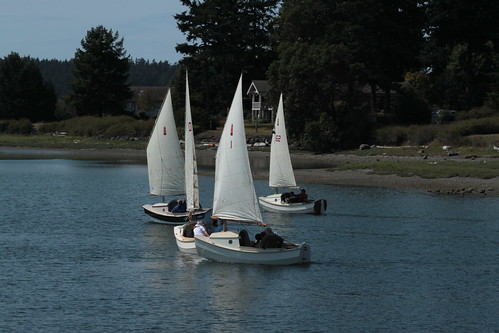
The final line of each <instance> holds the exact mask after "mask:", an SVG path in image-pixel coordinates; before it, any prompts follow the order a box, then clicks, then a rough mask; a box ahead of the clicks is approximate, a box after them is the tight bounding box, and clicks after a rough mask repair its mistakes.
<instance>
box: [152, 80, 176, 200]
mask: <svg viewBox="0 0 499 333" xmlns="http://www.w3.org/2000/svg"><path fill="white" fill-rule="evenodd" d="M147 170H148V175H149V189H150V193H151V194H152V195H160V196H172V195H179V194H183V193H184V192H185V180H184V157H183V154H182V149H181V147H180V141H179V139H178V134H177V127H176V126H175V119H174V117H173V106H172V98H171V93H170V90H169V89H168V93H167V94H166V99H165V100H164V102H163V105H162V106H161V111H160V113H159V115H158V117H157V118H156V122H155V123H154V129H153V131H152V134H151V138H150V139H149V144H148V145H147Z"/></svg>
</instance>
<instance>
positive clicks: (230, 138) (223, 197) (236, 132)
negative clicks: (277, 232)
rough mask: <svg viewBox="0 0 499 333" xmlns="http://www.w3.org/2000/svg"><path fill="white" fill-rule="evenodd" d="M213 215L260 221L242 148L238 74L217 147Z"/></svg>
mask: <svg viewBox="0 0 499 333" xmlns="http://www.w3.org/2000/svg"><path fill="white" fill-rule="evenodd" d="M213 215H214V216H216V217H218V218H220V219H227V220H236V221H244V222H262V214H261V212H260V206H259V204H258V199H257V197H256V193H255V188H254V186H253V177H252V175H251V169H250V164H249V158H248V151H247V148H246V133H245V130H244V115H243V92H242V75H241V77H240V79H239V84H238V86H237V90H236V92H235V94H234V99H233V100H232V104H231V107H230V110H229V114H228V115H227V120H226V122H225V125H224V129H223V132H222V136H221V137H220V143H219V146H218V150H217V156H216V166H215V190H214V194H213Z"/></svg>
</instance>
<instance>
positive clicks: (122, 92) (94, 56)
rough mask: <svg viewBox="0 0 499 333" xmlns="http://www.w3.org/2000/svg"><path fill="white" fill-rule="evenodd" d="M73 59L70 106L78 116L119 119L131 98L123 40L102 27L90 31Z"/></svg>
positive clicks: (127, 60) (127, 61)
mask: <svg viewBox="0 0 499 333" xmlns="http://www.w3.org/2000/svg"><path fill="white" fill-rule="evenodd" d="M81 46H82V49H77V51H76V53H75V58H74V76H75V80H76V81H75V83H74V84H73V92H72V93H71V102H72V104H73V106H74V107H75V110H76V113H77V115H80V116H81V115H99V116H102V115H118V114H121V113H123V109H124V103H125V100H126V99H128V98H130V97H131V96H132V93H131V91H130V89H129V87H128V85H127V84H126V82H127V79H128V69H129V56H127V55H126V51H125V49H124V47H123V38H121V39H120V38H119V34H118V32H116V33H113V31H112V30H107V29H106V28H104V27H103V26H102V25H100V26H97V27H95V28H92V29H90V30H89V31H88V32H87V35H86V37H85V38H84V39H83V40H82V41H81Z"/></svg>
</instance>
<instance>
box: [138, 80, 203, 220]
mask: <svg viewBox="0 0 499 333" xmlns="http://www.w3.org/2000/svg"><path fill="white" fill-rule="evenodd" d="M189 112H190V110H189ZM191 125H192V124H191ZM191 129H192V127H191ZM185 150H186V151H189V153H188V154H192V152H193V151H194V140H193V139H192V141H191V140H190V141H189V144H188V143H187V140H186V147H185ZM194 162H195V159H194ZM184 164H185V161H184V156H183V154H182V149H181V147H180V140H179V138H178V134H177V127H176V125H175V118H174V116H173V106H172V98H171V91H170V89H168V92H167V94H166V98H165V100H164V102H163V105H162V107H161V111H160V113H159V115H158V117H157V118H156V122H155V123H154V128H153V131H152V134H151V137H150V139H149V143H148V145H147V169H148V176H149V189H150V193H151V195H157V196H161V197H162V201H161V202H159V203H155V204H153V205H149V204H146V205H143V206H142V208H143V209H144V212H145V213H146V214H148V215H150V216H152V217H154V218H157V219H159V220H161V222H163V223H167V224H183V223H185V222H186V221H189V219H202V218H204V216H205V214H206V212H208V211H209V210H210V209H203V208H200V207H199V189H198V187H197V168H196V170H195V171H193V169H192V167H190V166H188V165H186V166H185V168H184ZM191 165H192V163H191ZM187 172H188V173H189V176H188V177H186V173H187ZM194 173H195V174H194ZM194 177H195V178H196V181H195V185H194V183H193V180H192V179H194ZM186 179H187V180H186ZM186 184H189V189H187V186H186ZM184 194H187V200H186V204H187V208H190V209H186V211H185V212H178V213H177V212H172V211H171V210H172V209H171V208H172V206H173V205H172V201H173V202H175V200H172V201H170V202H165V197H167V196H169V197H172V196H173V197H175V196H177V197H178V196H179V195H184ZM194 197H195V198H197V199H196V200H197V202H196V203H193V201H192V200H194V199H193V198H194ZM190 200H191V201H190Z"/></svg>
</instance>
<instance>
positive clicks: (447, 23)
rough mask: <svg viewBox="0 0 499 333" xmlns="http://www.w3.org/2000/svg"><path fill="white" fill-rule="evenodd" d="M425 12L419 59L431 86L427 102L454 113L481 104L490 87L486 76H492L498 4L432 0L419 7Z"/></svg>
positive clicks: (488, 0) (498, 31) (485, 0)
mask: <svg viewBox="0 0 499 333" xmlns="http://www.w3.org/2000/svg"><path fill="white" fill-rule="evenodd" d="M425 10H426V18H427V24H426V25H427V27H426V35H427V36H428V38H427V43H426V49H425V52H424V53H423V58H424V60H425V62H426V64H427V66H428V67H430V68H431V75H432V81H433V82H434V83H435V94H434V95H433V96H432V101H431V102H432V103H434V104H439V105H443V104H446V106H447V107H450V108H457V109H469V108H471V107H474V106H480V105H482V104H483V102H484V99H485V98H486V96H487V93H488V92H490V91H491V90H492V89H493V86H494V84H495V83H494V82H493V78H494V77H495V75H491V74H493V73H497V66H496V65H494V57H495V55H496V54H497V47H498V45H499V25H498V24H497V18H498V17H499V2H497V1H495V0H434V1H428V2H426V3H425ZM491 80H492V81H491ZM441 96H444V101H443V103H441V102H440V101H439V99H440V97H441Z"/></svg>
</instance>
